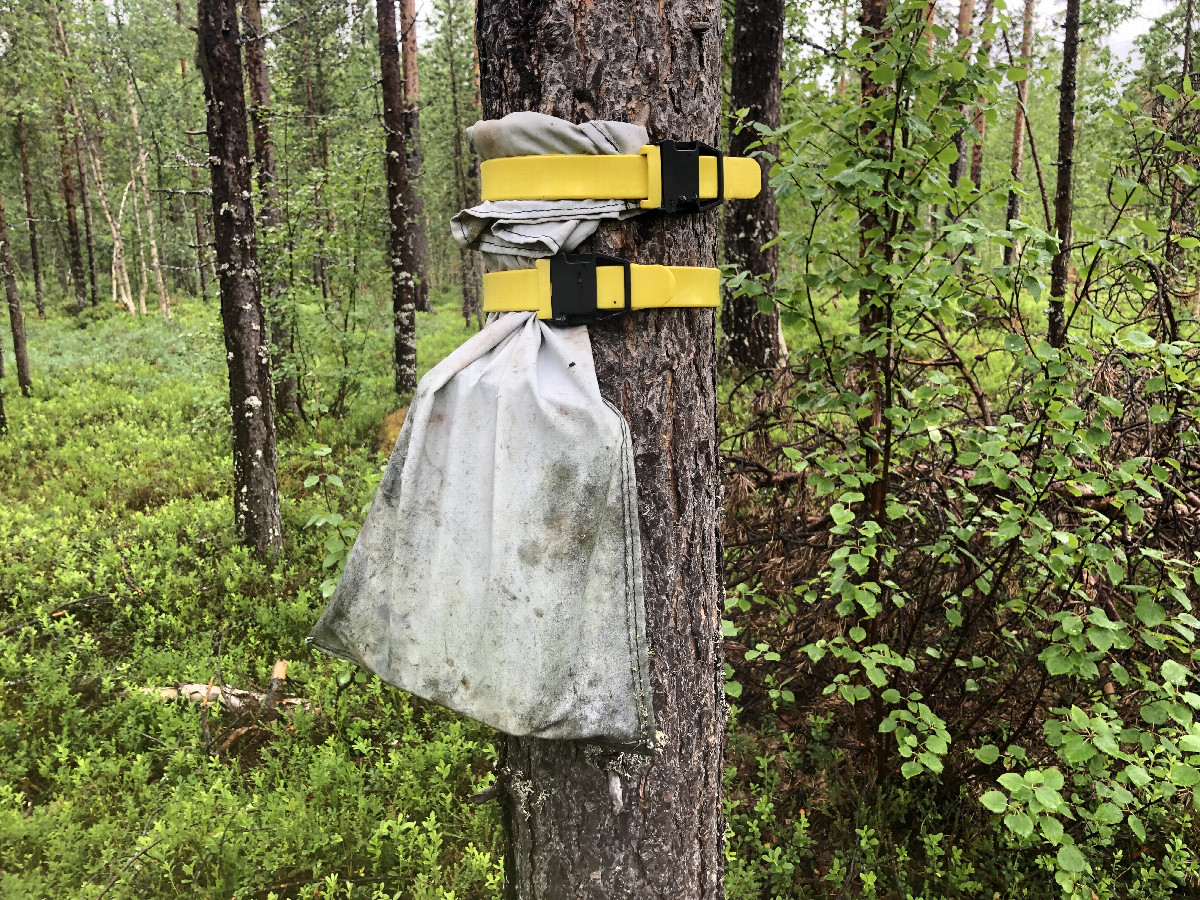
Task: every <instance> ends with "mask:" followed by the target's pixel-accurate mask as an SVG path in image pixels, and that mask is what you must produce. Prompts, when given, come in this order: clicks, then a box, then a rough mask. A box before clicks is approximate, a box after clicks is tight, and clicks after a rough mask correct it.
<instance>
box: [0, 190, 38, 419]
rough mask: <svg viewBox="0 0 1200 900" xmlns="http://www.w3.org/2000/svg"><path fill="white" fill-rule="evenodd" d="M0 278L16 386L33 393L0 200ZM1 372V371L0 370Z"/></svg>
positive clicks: (5, 223) (22, 321)
mask: <svg viewBox="0 0 1200 900" xmlns="http://www.w3.org/2000/svg"><path fill="white" fill-rule="evenodd" d="M0 270H3V271H0V276H3V278H4V296H5V299H6V300H8V322H9V325H11V326H12V339H13V358H14V360H15V361H16V366H17V385H18V386H19V387H20V388H21V393H22V394H24V395H25V396H27V397H28V396H29V395H30V394H31V393H32V392H33V380H32V379H31V378H30V377H29V353H28V352H27V351H26V349H25V317H24V316H23V315H22V314H21V298H20V296H19V295H18V294H17V264H16V262H15V261H14V260H13V255H12V244H10V243H9V241H8V219H7V217H6V216H5V215H4V200H3V198H0ZM0 371H2V370H0Z"/></svg>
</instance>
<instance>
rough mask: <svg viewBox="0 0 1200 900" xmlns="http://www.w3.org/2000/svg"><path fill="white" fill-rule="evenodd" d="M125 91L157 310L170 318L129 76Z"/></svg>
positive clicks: (144, 152)
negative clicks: (131, 126) (135, 151)
mask: <svg viewBox="0 0 1200 900" xmlns="http://www.w3.org/2000/svg"><path fill="white" fill-rule="evenodd" d="M125 93H126V94H127V95H128V97H129V118H130V119H131V120H132V121H133V138H134V142H135V144H136V145H137V177H138V180H139V182H140V184H141V189H142V190H141V198H142V212H143V213H144V214H145V216H146V241H147V243H149V245H150V268H151V270H152V271H153V272H154V289H155V291H156V292H157V293H158V311H159V312H161V313H162V315H163V318H164V319H170V318H171V298H170V296H169V295H168V294H167V281H166V279H165V278H164V277H163V269H162V263H161V261H160V260H159V256H158V239H157V238H156V237H155V236H154V204H152V203H151V202H150V180H149V178H147V176H146V170H147V168H148V165H147V160H146V145H145V143H144V142H143V141H142V127H141V125H140V124H139V122H138V110H137V102H136V101H135V99H134V96H133V80H132V79H131V78H129V77H126V79H125Z"/></svg>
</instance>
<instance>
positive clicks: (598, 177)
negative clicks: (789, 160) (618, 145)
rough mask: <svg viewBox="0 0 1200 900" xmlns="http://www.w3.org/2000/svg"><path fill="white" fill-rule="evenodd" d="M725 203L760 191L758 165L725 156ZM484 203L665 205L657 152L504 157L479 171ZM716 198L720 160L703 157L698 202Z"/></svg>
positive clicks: (655, 149) (649, 148)
mask: <svg viewBox="0 0 1200 900" xmlns="http://www.w3.org/2000/svg"><path fill="white" fill-rule="evenodd" d="M722 161H723V163H724V170H725V197H726V199H730V200H734V199H743V200H744V199H748V198H750V197H756V196H758V192H759V191H760V190H761V189H762V170H761V169H760V168H759V164H758V160H755V159H742V158H738V157H722ZM480 182H481V185H480V193H481V194H482V196H483V199H484V200H640V201H641V205H642V206H643V207H644V208H646V209H657V208H658V207H659V206H661V205H662V164H661V162H660V156H659V149H658V147H656V146H654V145H649V146H646V147H643V148H642V149H641V151H640V152H639V153H638V155H637V156H601V155H596V156H586V155H578V156H506V157H502V158H500V159H489V160H485V161H484V162H483V164H482V165H481V166H480ZM716 196H717V158H716V157H715V156H701V157H700V199H701V200H712V199H714V198H715V197H716Z"/></svg>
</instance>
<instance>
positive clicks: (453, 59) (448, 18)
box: [442, 3, 483, 328]
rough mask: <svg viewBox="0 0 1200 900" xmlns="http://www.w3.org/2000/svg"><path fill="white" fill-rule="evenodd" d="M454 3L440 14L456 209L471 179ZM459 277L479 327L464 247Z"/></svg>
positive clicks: (465, 201) (470, 257)
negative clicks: (444, 55) (444, 54)
mask: <svg viewBox="0 0 1200 900" xmlns="http://www.w3.org/2000/svg"><path fill="white" fill-rule="evenodd" d="M456 11H457V10H456V8H455V5H454V4H453V3H448V4H446V11H445V15H444V16H443V18H442V43H443V44H444V45H445V51H446V68H447V75H448V78H447V81H448V83H449V87H450V119H451V121H452V122H453V123H454V124H453V128H454V142H453V146H452V148H451V149H452V153H453V162H454V200H455V203H456V204H457V206H458V208H459V209H466V208H468V207H469V206H471V205H472V202H473V201H472V194H473V193H474V192H473V191H472V190H471V186H470V179H469V178H468V176H467V171H468V169H469V163H468V161H467V152H466V141H465V140H464V137H465V135H464V134H463V132H464V129H463V124H462V121H463V117H462V108H461V106H460V104H459V89H458V88H459V82H460V78H461V73H460V72H459V70H458V48H457V45H456V36H457V35H458V23H457V22H456V21H455V18H454V14H455V12H456ZM458 279H459V286H460V289H461V291H462V317H463V322H465V323H466V325H467V327H468V328H469V327H471V319H472V318H474V319H475V321H476V322H477V323H478V325H479V327H481V328H482V327H483V309H482V306H483V305H482V304H481V303H480V302H479V285H478V282H477V277H476V272H475V254H474V253H473V252H472V251H470V250H467V249H466V248H465V247H459V248H458Z"/></svg>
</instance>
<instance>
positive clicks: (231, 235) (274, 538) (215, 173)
mask: <svg viewBox="0 0 1200 900" xmlns="http://www.w3.org/2000/svg"><path fill="white" fill-rule="evenodd" d="M196 19H197V36H198V48H197V51H196V59H197V62H198V64H199V66H200V71H201V73H202V74H203V76H204V100H205V109H206V113H207V115H206V119H207V126H208V127H207V130H208V159H209V171H210V172H211V174H212V207H213V222H214V224H215V227H214V230H215V232H216V245H217V265H218V271H219V272H220V284H221V321H222V323H223V325H224V328H225V358H226V360H227V362H228V367H229V405H230V409H231V410H232V418H233V517H234V522H235V523H236V526H237V531H238V535H239V536H240V537H241V538H242V539H243V540H244V541H245V542H246V543H247V544H249V545H250V546H252V547H254V548H255V549H256V550H258V551H259V552H260V553H268V552H275V551H278V550H280V549H281V548H282V547H283V524H282V518H281V515H280V507H279V483H278V480H277V476H276V473H275V462H276V449H275V415H274V410H273V404H272V402H271V363H270V358H269V355H268V350H267V347H266V332H265V328H264V326H265V324H266V323H265V322H264V316H263V307H262V296H261V294H260V287H259V270H258V254H257V247H256V243H255V226H254V204H253V203H252V201H251V198H250V185H251V179H250V165H249V160H250V137H249V134H248V133H247V131H246V101H245V96H244V85H243V82H242V60H241V48H240V41H239V36H238V22H237V0H199V2H198V4H197V10H196Z"/></svg>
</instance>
